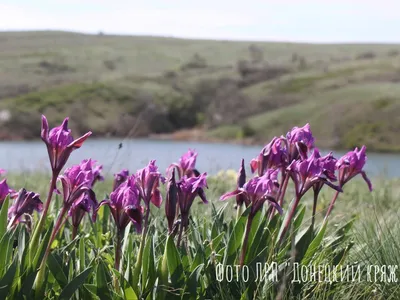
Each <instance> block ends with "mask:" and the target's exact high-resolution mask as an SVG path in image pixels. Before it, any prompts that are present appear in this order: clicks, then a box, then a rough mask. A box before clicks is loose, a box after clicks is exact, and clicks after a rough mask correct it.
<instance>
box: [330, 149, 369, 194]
mask: <svg viewBox="0 0 400 300" xmlns="http://www.w3.org/2000/svg"><path fill="white" fill-rule="evenodd" d="M366 150H367V148H366V147H365V146H362V147H361V149H360V150H358V148H355V149H354V151H350V152H348V153H347V154H345V155H344V156H342V157H341V158H340V159H339V160H338V161H337V163H336V169H337V170H339V183H340V186H344V185H345V184H346V183H347V182H348V181H349V180H351V179H352V178H353V177H355V176H356V175H358V174H361V175H362V177H363V179H364V180H365V182H366V183H367V184H368V188H369V190H370V191H372V184H371V181H370V180H369V178H368V177H367V174H366V173H365V171H364V170H363V168H364V165H365V163H366V161H367V156H366V154H365V152H366Z"/></svg>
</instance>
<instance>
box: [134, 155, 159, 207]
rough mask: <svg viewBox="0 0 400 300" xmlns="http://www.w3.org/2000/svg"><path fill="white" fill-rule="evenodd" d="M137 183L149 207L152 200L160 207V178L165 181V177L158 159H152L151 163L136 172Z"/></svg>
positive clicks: (140, 193) (141, 195)
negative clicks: (160, 169) (157, 161)
mask: <svg viewBox="0 0 400 300" xmlns="http://www.w3.org/2000/svg"><path fill="white" fill-rule="evenodd" d="M135 178H136V185H137V187H138V189H139V195H140V197H141V198H142V199H143V201H144V204H145V206H146V208H147V209H149V205H150V202H152V203H153V204H154V205H155V206H157V207H160V206H161V202H162V197H161V193H160V190H159V189H158V188H159V186H160V180H161V182H162V183H164V182H165V178H164V177H163V176H161V173H160V172H158V167H157V166H156V161H155V160H151V161H150V162H149V164H148V165H147V166H146V167H145V168H143V169H140V170H138V171H137V172H136V176H135Z"/></svg>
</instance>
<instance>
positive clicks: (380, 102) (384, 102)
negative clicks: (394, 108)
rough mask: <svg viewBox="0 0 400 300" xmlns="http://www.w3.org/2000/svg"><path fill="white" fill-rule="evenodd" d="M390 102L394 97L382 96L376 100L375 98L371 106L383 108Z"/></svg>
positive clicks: (393, 100)
mask: <svg viewBox="0 0 400 300" xmlns="http://www.w3.org/2000/svg"><path fill="white" fill-rule="evenodd" d="M392 102H395V99H392V98H389V97H384V98H380V99H378V100H375V101H374V102H373V106H374V109H378V110H380V109H384V108H386V107H388V106H389V105H390V104H392Z"/></svg>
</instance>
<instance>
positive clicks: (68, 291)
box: [58, 267, 93, 300]
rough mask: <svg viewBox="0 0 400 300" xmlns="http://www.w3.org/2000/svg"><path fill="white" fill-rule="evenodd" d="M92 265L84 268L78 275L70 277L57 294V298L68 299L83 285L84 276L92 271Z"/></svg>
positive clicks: (60, 299)
mask: <svg viewBox="0 0 400 300" xmlns="http://www.w3.org/2000/svg"><path fill="white" fill-rule="evenodd" d="M92 270H93V267H89V268H87V269H86V270H84V271H83V272H82V273H80V274H79V275H78V276H76V277H75V278H74V279H72V280H71V281H70V282H69V283H68V284H67V285H66V286H65V287H64V289H63V290H62V291H61V294H60V296H59V298H58V299H59V300H64V299H65V300H68V299H70V298H71V297H72V296H73V295H74V293H75V291H76V290H78V289H79V288H80V287H81V286H83V283H84V282H85V280H86V278H87V277H88V276H89V275H90V272H92Z"/></svg>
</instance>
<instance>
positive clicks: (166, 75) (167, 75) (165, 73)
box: [163, 70, 178, 79]
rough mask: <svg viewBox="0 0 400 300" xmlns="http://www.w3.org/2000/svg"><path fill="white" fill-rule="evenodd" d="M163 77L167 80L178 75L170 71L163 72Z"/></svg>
mask: <svg viewBox="0 0 400 300" xmlns="http://www.w3.org/2000/svg"><path fill="white" fill-rule="evenodd" d="M163 77H164V78H168V79H173V78H176V77H178V73H177V72H176V71H172V70H169V71H165V72H164V74H163Z"/></svg>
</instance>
